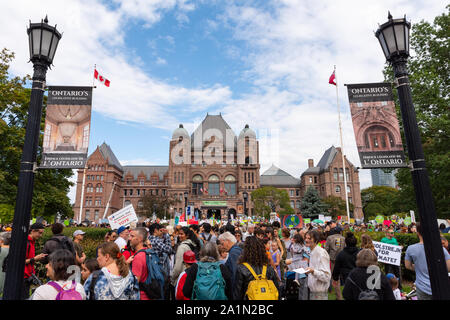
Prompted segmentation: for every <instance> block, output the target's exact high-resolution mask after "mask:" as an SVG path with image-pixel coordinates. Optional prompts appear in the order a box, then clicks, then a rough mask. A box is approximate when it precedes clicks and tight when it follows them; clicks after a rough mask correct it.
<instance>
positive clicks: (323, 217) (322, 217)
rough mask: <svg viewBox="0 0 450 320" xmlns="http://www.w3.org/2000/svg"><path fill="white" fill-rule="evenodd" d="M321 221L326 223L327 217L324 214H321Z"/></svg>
mask: <svg viewBox="0 0 450 320" xmlns="http://www.w3.org/2000/svg"><path fill="white" fill-rule="evenodd" d="M319 220H322V221H324V222H325V215H324V214H319Z"/></svg>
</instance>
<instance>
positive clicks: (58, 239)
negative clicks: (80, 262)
mask: <svg viewBox="0 0 450 320" xmlns="http://www.w3.org/2000/svg"><path fill="white" fill-rule="evenodd" d="M51 230H52V233H53V236H52V237H51V238H50V239H49V240H47V241H46V242H45V244H44V249H43V250H42V253H44V254H47V256H46V257H44V258H43V259H42V263H44V264H46V263H48V259H49V256H50V254H52V253H53V252H55V251H56V250H60V249H65V250H69V251H70V252H72V254H73V257H74V259H76V253H75V247H74V245H73V242H72V240H71V239H70V238H69V237H67V236H65V235H63V230H64V225H63V224H62V223H54V224H53V225H52V227H51ZM75 261H76V260H75Z"/></svg>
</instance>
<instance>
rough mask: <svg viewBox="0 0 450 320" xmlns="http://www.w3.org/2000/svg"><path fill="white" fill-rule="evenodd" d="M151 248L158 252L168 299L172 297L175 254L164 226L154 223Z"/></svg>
mask: <svg viewBox="0 0 450 320" xmlns="http://www.w3.org/2000/svg"><path fill="white" fill-rule="evenodd" d="M149 233H150V238H149V240H150V244H151V248H152V249H153V250H154V251H155V252H156V254H157V255H158V258H159V263H160V265H161V266H162V268H161V271H162V272H163V275H164V285H165V288H164V295H165V297H166V299H169V297H170V286H169V284H170V281H171V279H170V271H171V268H172V263H171V257H172V255H173V254H175V251H174V250H173V248H172V242H171V240H170V235H169V232H168V231H167V229H166V228H164V227H163V226H162V225H160V224H157V223H154V224H152V225H150V227H149Z"/></svg>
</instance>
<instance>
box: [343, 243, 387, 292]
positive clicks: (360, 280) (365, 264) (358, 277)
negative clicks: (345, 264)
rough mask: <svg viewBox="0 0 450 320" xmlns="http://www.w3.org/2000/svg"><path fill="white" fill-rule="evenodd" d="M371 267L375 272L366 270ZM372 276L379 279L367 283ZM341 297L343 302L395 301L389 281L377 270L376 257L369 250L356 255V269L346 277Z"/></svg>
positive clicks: (363, 250)
mask: <svg viewBox="0 0 450 320" xmlns="http://www.w3.org/2000/svg"><path fill="white" fill-rule="evenodd" d="M372 266H374V271H375V272H374V271H371V270H368V268H369V267H371V268H373V267H372ZM373 274H375V275H377V276H378V277H379V278H376V279H375V283H373V281H368V279H369V277H373ZM368 285H369V286H373V287H370V288H369V286H368ZM342 295H343V296H344V299H345V300H395V296H394V293H393V291H392V288H391V285H390V284H389V280H388V278H387V277H386V276H385V275H384V274H383V273H382V272H381V270H380V269H379V268H378V259H377V256H376V255H375V253H374V252H373V251H372V250H371V249H362V250H361V251H360V252H359V253H358V254H357V256H356V268H355V269H353V270H352V271H351V272H350V274H349V275H348V277H347V279H346V281H345V285H344V290H343V291H342Z"/></svg>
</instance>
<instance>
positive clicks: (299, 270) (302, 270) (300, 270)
mask: <svg viewBox="0 0 450 320" xmlns="http://www.w3.org/2000/svg"><path fill="white" fill-rule="evenodd" d="M292 271H294V272H297V273H300V274H305V273H306V270H305V269H303V268H299V269H295V270H292Z"/></svg>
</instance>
